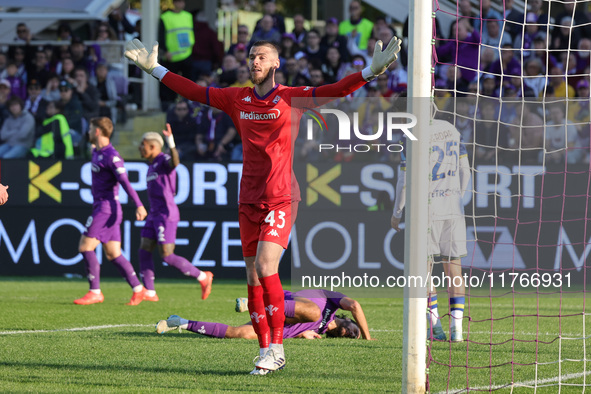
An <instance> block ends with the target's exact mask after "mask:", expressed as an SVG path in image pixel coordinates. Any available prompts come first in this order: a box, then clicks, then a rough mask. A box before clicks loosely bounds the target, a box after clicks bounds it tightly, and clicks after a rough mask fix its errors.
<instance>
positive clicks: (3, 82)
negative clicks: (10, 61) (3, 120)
mask: <svg viewBox="0 0 591 394" xmlns="http://www.w3.org/2000/svg"><path fill="white" fill-rule="evenodd" d="M11 89H12V87H11V85H10V82H9V81H8V80H7V79H5V78H2V79H0V104H6V103H7V102H8V100H9V99H10V97H11V93H10V90H11ZM6 109H7V110H8V107H6Z"/></svg>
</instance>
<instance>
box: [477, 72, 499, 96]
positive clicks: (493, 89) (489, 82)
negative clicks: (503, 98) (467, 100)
mask: <svg viewBox="0 0 591 394" xmlns="http://www.w3.org/2000/svg"><path fill="white" fill-rule="evenodd" d="M480 80H481V85H482V86H481V89H480V94H481V95H483V96H488V97H499V93H500V92H499V90H498V89H497V80H496V78H495V76H494V75H492V74H483V75H482V76H481V77H480Z"/></svg>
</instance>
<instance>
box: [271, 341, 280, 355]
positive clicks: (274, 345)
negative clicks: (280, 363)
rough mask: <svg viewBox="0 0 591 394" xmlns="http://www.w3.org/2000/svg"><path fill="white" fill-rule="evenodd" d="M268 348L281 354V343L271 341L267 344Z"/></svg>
mask: <svg viewBox="0 0 591 394" xmlns="http://www.w3.org/2000/svg"><path fill="white" fill-rule="evenodd" d="M269 349H273V350H275V351H276V352H278V353H281V354H283V344H282V343H272V344H271V346H269Z"/></svg>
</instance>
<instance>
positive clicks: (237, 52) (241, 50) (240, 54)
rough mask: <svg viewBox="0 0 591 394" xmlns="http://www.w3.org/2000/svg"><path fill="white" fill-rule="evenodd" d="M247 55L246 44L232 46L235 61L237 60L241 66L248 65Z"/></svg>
mask: <svg viewBox="0 0 591 394" xmlns="http://www.w3.org/2000/svg"><path fill="white" fill-rule="evenodd" d="M247 55H248V54H247V53H246V45H244V44H238V45H236V47H235V48H234V57H235V58H236V61H237V62H238V64H239V65H241V66H246V65H248V61H247Z"/></svg>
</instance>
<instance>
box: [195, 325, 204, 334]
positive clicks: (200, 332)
mask: <svg viewBox="0 0 591 394" xmlns="http://www.w3.org/2000/svg"><path fill="white" fill-rule="evenodd" d="M197 332H198V333H199V334H205V326H201V328H200V329H198V330H197Z"/></svg>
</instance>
